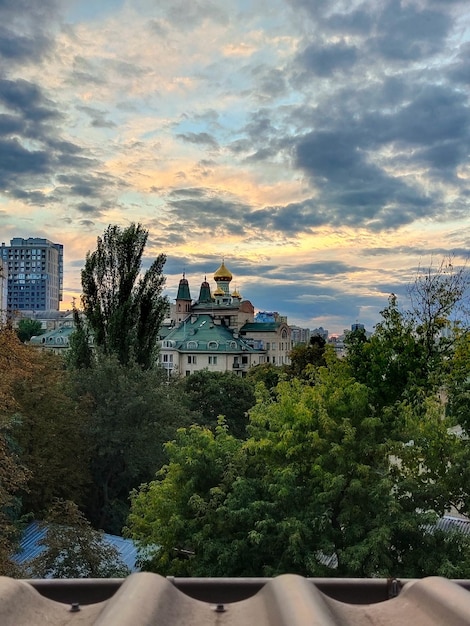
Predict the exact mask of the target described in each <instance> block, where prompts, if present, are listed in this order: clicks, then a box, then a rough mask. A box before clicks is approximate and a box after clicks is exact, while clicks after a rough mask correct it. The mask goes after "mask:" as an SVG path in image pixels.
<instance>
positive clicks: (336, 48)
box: [298, 42, 358, 77]
mask: <svg viewBox="0 0 470 626" xmlns="http://www.w3.org/2000/svg"><path fill="white" fill-rule="evenodd" d="M357 57H358V51H357V49H356V47H355V46H350V45H347V44H346V43H344V42H339V43H334V44H327V45H323V46H319V45H318V44H316V43H315V44H309V45H308V46H307V47H306V48H305V49H304V50H303V51H302V52H301V53H300V54H299V56H298V63H300V65H301V66H302V67H303V68H304V69H305V70H306V71H308V72H311V73H313V74H315V75H317V76H322V77H327V76H331V75H332V74H334V73H335V72H348V71H350V69H351V68H352V67H353V66H354V65H355V63H356V61H357Z"/></svg>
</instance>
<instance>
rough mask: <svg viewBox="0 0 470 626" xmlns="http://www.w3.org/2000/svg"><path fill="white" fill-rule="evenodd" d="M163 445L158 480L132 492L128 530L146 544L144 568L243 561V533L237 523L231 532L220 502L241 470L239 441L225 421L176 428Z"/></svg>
mask: <svg viewBox="0 0 470 626" xmlns="http://www.w3.org/2000/svg"><path fill="white" fill-rule="evenodd" d="M166 449H167V453H168V457H169V463H168V465H165V466H164V467H163V468H162V469H161V470H160V471H159V472H158V474H157V480H154V481H152V482H150V483H149V484H148V485H144V486H142V487H140V489H139V490H138V491H137V490H135V491H134V492H133V493H132V509H131V513H130V516H129V519H128V528H127V529H126V531H127V533H128V534H130V536H131V537H132V538H133V539H135V540H137V541H139V542H140V545H141V547H143V548H144V549H143V552H142V554H143V566H144V568H145V569H147V570H152V571H156V572H159V573H161V574H170V573H171V574H174V575H179V576H188V575H190V576H220V575H224V574H223V572H226V575H230V574H231V573H232V572H233V571H234V568H236V565H235V562H237V561H238V562H239V563H241V557H242V554H241V552H240V549H242V550H244V549H245V548H246V536H245V533H244V529H242V527H241V526H239V528H238V530H239V531H240V534H239V535H238V536H236V535H235V534H234V527H233V522H234V520H229V519H228V516H224V515H223V514H221V508H222V507H223V506H224V501H225V499H226V497H227V494H228V493H230V491H231V490H232V487H233V484H234V482H236V481H237V480H239V479H240V476H241V475H243V473H244V469H243V466H244V463H245V459H244V453H243V450H242V442H241V441H240V440H238V439H236V438H235V437H233V435H230V434H229V433H228V432H227V428H226V427H225V426H224V425H223V424H220V425H218V426H217V427H216V429H215V430H210V429H208V428H204V427H202V426H196V425H194V426H191V427H190V428H189V429H180V430H178V432H177V434H176V439H175V441H173V442H169V443H167V444H166ZM156 546H158V548H157V549H155V547H156ZM246 559H247V560H249V555H248V554H246ZM228 562H230V563H231V564H232V567H229V566H228ZM236 569H237V571H238V570H239V569H240V567H238V568H236ZM250 571H251V570H250Z"/></svg>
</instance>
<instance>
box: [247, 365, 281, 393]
mask: <svg viewBox="0 0 470 626" xmlns="http://www.w3.org/2000/svg"><path fill="white" fill-rule="evenodd" d="M246 378H247V380H249V381H251V382H253V383H254V384H255V385H256V384H258V383H262V384H263V385H264V386H265V388H266V389H268V390H269V391H270V392H271V393H272V394H273V395H275V389H276V387H277V385H278V384H279V382H280V381H281V380H282V379H283V378H285V367H284V366H282V367H281V366H279V365H274V364H273V363H259V364H258V365H255V366H254V367H250V369H249V370H248V372H247V375H246Z"/></svg>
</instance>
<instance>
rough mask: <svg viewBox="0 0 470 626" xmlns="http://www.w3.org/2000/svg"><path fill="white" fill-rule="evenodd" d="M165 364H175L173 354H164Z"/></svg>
mask: <svg viewBox="0 0 470 626" xmlns="http://www.w3.org/2000/svg"><path fill="white" fill-rule="evenodd" d="M163 362H164V363H173V355H172V354H164V355H163Z"/></svg>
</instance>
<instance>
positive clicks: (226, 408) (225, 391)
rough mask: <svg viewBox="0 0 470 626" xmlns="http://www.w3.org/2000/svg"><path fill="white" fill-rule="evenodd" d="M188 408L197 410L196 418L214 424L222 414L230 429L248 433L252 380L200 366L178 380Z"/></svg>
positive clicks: (252, 392)
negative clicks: (195, 370)
mask: <svg viewBox="0 0 470 626" xmlns="http://www.w3.org/2000/svg"><path fill="white" fill-rule="evenodd" d="M179 384H180V385H181V387H182V392H183V397H184V399H185V402H187V406H188V409H189V410H190V411H191V412H193V413H197V414H198V416H199V417H197V418H196V417H195V416H194V417H193V419H194V421H195V422H197V423H198V424H201V425H203V426H207V427H209V428H215V426H216V425H217V420H218V417H219V416H220V415H223V416H224V418H225V423H226V424H227V428H228V430H229V432H230V433H231V434H232V435H234V436H235V437H240V438H245V437H246V424H247V423H248V410H249V409H251V407H252V406H253V405H254V404H255V394H254V387H253V384H252V383H251V382H250V381H248V380H247V379H246V378H241V377H240V376H237V375H236V374H233V373H232V372H209V371H208V370H200V371H199V372H195V373H194V374H191V376H186V377H185V378H182V379H181V381H179Z"/></svg>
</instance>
